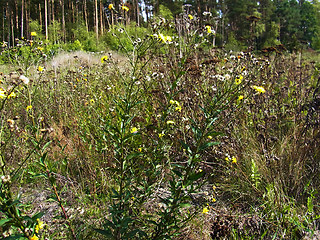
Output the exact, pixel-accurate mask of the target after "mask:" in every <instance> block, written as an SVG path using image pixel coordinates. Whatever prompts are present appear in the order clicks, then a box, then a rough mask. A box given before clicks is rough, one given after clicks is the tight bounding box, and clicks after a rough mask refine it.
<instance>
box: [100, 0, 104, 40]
mask: <svg viewBox="0 0 320 240" xmlns="http://www.w3.org/2000/svg"><path fill="white" fill-rule="evenodd" d="M103 28H104V24H103V4H102V1H101V0H100V34H101V35H103V32H104V29H103Z"/></svg>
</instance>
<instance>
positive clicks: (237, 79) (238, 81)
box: [235, 75, 243, 85]
mask: <svg viewBox="0 0 320 240" xmlns="http://www.w3.org/2000/svg"><path fill="white" fill-rule="evenodd" d="M242 79H243V76H242V75H240V76H239V77H237V78H236V80H235V83H236V84H237V85H239V84H240V83H241V82H242Z"/></svg>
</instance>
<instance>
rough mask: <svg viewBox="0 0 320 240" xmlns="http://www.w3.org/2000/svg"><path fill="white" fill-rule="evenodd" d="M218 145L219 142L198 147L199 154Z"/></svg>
mask: <svg viewBox="0 0 320 240" xmlns="http://www.w3.org/2000/svg"><path fill="white" fill-rule="evenodd" d="M219 144H220V142H206V143H204V144H202V145H201V146H200V147H199V152H201V151H203V150H205V149H206V148H208V147H212V146H215V145H219Z"/></svg>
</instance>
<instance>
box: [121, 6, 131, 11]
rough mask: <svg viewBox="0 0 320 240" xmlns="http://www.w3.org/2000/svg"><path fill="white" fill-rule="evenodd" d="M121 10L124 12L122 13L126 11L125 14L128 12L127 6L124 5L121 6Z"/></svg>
mask: <svg viewBox="0 0 320 240" xmlns="http://www.w3.org/2000/svg"><path fill="white" fill-rule="evenodd" d="M121 9H122V10H124V11H126V12H128V11H129V8H128V7H127V6H125V5H123V6H122V7H121Z"/></svg>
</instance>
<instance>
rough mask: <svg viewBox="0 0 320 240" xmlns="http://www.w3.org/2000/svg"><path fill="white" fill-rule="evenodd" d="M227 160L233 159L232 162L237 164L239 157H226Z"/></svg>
mask: <svg viewBox="0 0 320 240" xmlns="http://www.w3.org/2000/svg"><path fill="white" fill-rule="evenodd" d="M226 161H227V162H229V161H231V163H234V164H236V163H237V158H236V157H235V156H233V157H232V158H229V157H226Z"/></svg>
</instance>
